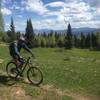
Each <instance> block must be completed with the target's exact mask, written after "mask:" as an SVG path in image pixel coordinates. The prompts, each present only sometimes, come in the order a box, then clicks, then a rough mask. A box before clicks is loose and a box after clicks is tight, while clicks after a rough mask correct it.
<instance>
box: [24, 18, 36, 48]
mask: <svg viewBox="0 0 100 100" xmlns="http://www.w3.org/2000/svg"><path fill="white" fill-rule="evenodd" d="M34 37H35V33H34V31H33V26H32V22H31V19H29V20H27V25H26V32H25V38H26V40H27V41H28V42H27V43H28V45H29V47H34Z"/></svg>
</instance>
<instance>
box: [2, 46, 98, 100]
mask: <svg viewBox="0 0 100 100" xmlns="http://www.w3.org/2000/svg"><path fill="white" fill-rule="evenodd" d="M33 52H34V53H35V54H36V55H37V62H38V64H39V66H40V69H41V70H42V71H43V75H44V82H43V85H42V86H41V87H40V88H37V87H33V86H30V85H27V84H25V83H23V82H18V83H16V84H15V85H20V87H21V88H24V90H25V91H26V93H27V94H28V95H31V96H33V97H34V98H38V99H37V100H40V98H41V99H42V100H56V99H57V98H60V99H57V100H74V99H72V98H74V96H72V95H77V94H80V95H83V96H89V97H91V96H93V97H94V96H95V97H97V98H96V99H97V100H99V98H100V96H99V95H100V52H93V51H88V50H81V49H73V50H64V49H57V48H54V49H51V48H47V49H43V48H36V49H33ZM25 54H26V53H25ZM0 59H4V61H5V63H3V65H2V66H1V70H4V66H5V65H6V63H7V62H8V61H9V55H8V51H7V47H5V46H2V47H0ZM4 71H5V70H4ZM1 76H2V74H1ZM8 83H9V82H8ZM15 85H14V86H15ZM48 85H49V86H48ZM3 86H5V85H4V84H3V85H2V87H3ZM2 87H1V88H2ZM6 87H7V86H6ZM58 90H59V91H58ZM62 91H67V93H69V94H67V95H65V96H64V95H62V94H64V93H65V94H66V92H63V93H62ZM58 92H59V93H58ZM61 93H62V94H61ZM73 93H75V94H73ZM58 94H59V95H58ZM48 98H49V99H48ZM77 100H78V99H77ZM79 100H81V99H79ZM94 100H95V99H94Z"/></svg>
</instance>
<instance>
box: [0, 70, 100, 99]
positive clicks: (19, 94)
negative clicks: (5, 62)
mask: <svg viewBox="0 0 100 100" xmlns="http://www.w3.org/2000/svg"><path fill="white" fill-rule="evenodd" d="M1 74H3V75H6V73H5V72H2V71H0V75H1ZM24 81H25V82H27V83H28V81H27V80H26V79H25V80H24ZM36 89H37V90H38V92H39V93H40V94H39V95H37V96H34V97H31V96H29V95H27V93H26V91H25V90H24V89H23V88H22V86H20V85H18V84H15V85H13V86H6V85H1V84H0V100H51V99H49V98H47V95H48V94H51V93H53V96H55V98H56V100H62V99H61V98H62V97H63V96H68V97H71V98H72V100H99V99H97V98H96V97H94V96H93V97H90V96H82V95H80V94H78V93H72V92H70V91H69V90H61V89H60V88H56V87H55V86H53V85H52V84H46V85H40V87H36ZM33 91H34V89H33ZM34 92H35V91H34ZM8 98H9V99H8ZM53 100H55V99H53Z"/></svg>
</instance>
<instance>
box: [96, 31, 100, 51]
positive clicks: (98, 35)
mask: <svg viewBox="0 0 100 100" xmlns="http://www.w3.org/2000/svg"><path fill="white" fill-rule="evenodd" d="M96 37H97V50H100V33H99V32H97V34H96Z"/></svg>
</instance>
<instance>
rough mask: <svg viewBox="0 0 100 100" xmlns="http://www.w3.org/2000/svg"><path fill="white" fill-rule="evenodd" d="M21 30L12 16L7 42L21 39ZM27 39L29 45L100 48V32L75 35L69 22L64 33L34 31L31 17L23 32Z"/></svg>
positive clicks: (6, 37) (6, 36) (5, 39)
mask: <svg viewBox="0 0 100 100" xmlns="http://www.w3.org/2000/svg"><path fill="white" fill-rule="evenodd" d="M20 35H22V34H21V33H20V32H16V31H15V26H14V22H13V18H11V24H10V29H9V30H8V31H7V32H6V35H5V37H4V38H3V40H4V41H6V42H12V41H14V40H16V39H19V37H20ZM23 36H24V37H25V39H26V40H27V41H28V42H27V44H28V46H29V47H47V48H48V47H50V48H54V47H59V48H65V49H72V48H73V47H75V48H82V49H90V50H100V33H99V32H97V33H88V34H84V33H81V35H75V34H73V33H72V28H71V25H70V24H68V28H67V29H66V31H65V32H63V33H58V32H56V31H53V30H51V32H50V33H46V32H44V33H38V34H36V33H35V32H34V29H33V26H32V22H31V19H28V20H27V22H26V28H25V34H23Z"/></svg>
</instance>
